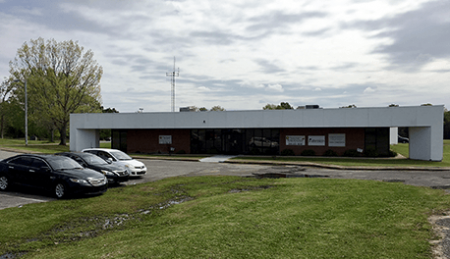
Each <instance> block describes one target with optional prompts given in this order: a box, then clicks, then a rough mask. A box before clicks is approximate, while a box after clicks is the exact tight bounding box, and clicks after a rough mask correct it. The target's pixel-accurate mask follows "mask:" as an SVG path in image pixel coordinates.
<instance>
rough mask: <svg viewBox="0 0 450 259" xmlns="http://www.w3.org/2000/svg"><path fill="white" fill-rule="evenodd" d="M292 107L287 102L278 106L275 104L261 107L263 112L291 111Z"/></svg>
mask: <svg viewBox="0 0 450 259" xmlns="http://www.w3.org/2000/svg"><path fill="white" fill-rule="evenodd" d="M292 109H294V107H292V106H291V105H290V104H289V103H288V102H282V103H280V104H279V105H275V104H266V106H264V107H263V110H292Z"/></svg>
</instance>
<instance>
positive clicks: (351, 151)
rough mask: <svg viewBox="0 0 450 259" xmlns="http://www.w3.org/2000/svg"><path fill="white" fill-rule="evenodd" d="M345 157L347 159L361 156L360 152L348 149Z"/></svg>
mask: <svg viewBox="0 0 450 259" xmlns="http://www.w3.org/2000/svg"><path fill="white" fill-rule="evenodd" d="M344 156H347V157H356V156H359V152H358V151H356V149H347V150H345V152H344Z"/></svg>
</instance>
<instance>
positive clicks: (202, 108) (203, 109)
mask: <svg viewBox="0 0 450 259" xmlns="http://www.w3.org/2000/svg"><path fill="white" fill-rule="evenodd" d="M198 110H199V111H201V112H206V111H208V109H206V108H205V107H201V108H200V109H198Z"/></svg>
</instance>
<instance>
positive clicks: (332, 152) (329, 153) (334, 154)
mask: <svg viewBox="0 0 450 259" xmlns="http://www.w3.org/2000/svg"><path fill="white" fill-rule="evenodd" d="M323 155H324V156H337V155H338V154H337V153H336V151H334V150H332V149H328V150H327V151H325V152H324V153H323Z"/></svg>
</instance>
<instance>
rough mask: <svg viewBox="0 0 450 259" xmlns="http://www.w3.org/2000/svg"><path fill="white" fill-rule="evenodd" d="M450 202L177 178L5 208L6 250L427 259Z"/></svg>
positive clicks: (294, 183)
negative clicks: (435, 220) (433, 219)
mask: <svg viewBox="0 0 450 259" xmlns="http://www.w3.org/2000/svg"><path fill="white" fill-rule="evenodd" d="M186 198H189V199H190V200H187V201H185V202H183V203H181V204H177V205H172V206H169V207H167V206H164V204H167V203H168V202H169V201H171V200H180V199H186ZM449 206H450V196H449V195H445V194H444V191H442V190H434V189H429V188H421V187H413V186H408V185H404V184H400V183H383V182H377V181H360V180H342V179H308V178H303V179H299V178H297V179H294V178H289V179H259V180H258V179H254V178H240V177H212V176H211V177H179V178H170V179H165V180H162V181H158V182H152V183H146V184H141V185H136V186H128V187H123V188H115V189H110V190H108V192H107V193H105V194H104V195H102V196H98V197H93V198H87V199H75V200H63V201H55V202H49V203H40V204H29V205H25V206H23V207H21V208H10V209H5V210H1V211H0V226H1V234H0V255H2V254H4V253H6V252H12V253H19V252H23V253H25V254H24V255H23V258H431V250H430V249H431V245H430V244H429V242H428V240H430V239H432V238H434V236H433V234H432V231H431V226H430V224H429V223H428V221H427V217H428V216H429V215H430V214H432V213H438V212H440V211H443V210H446V209H448V207H449ZM143 211H148V212H149V213H148V214H143V213H142V212H143ZM123 218H129V220H127V221H125V222H124V223H122V224H120V225H115V226H114V227H113V228H106V229H103V228H102V226H103V225H104V224H105V222H107V221H106V220H107V219H109V220H111V221H117V222H120V221H121V219H123ZM21 258H22V257H21Z"/></svg>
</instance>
